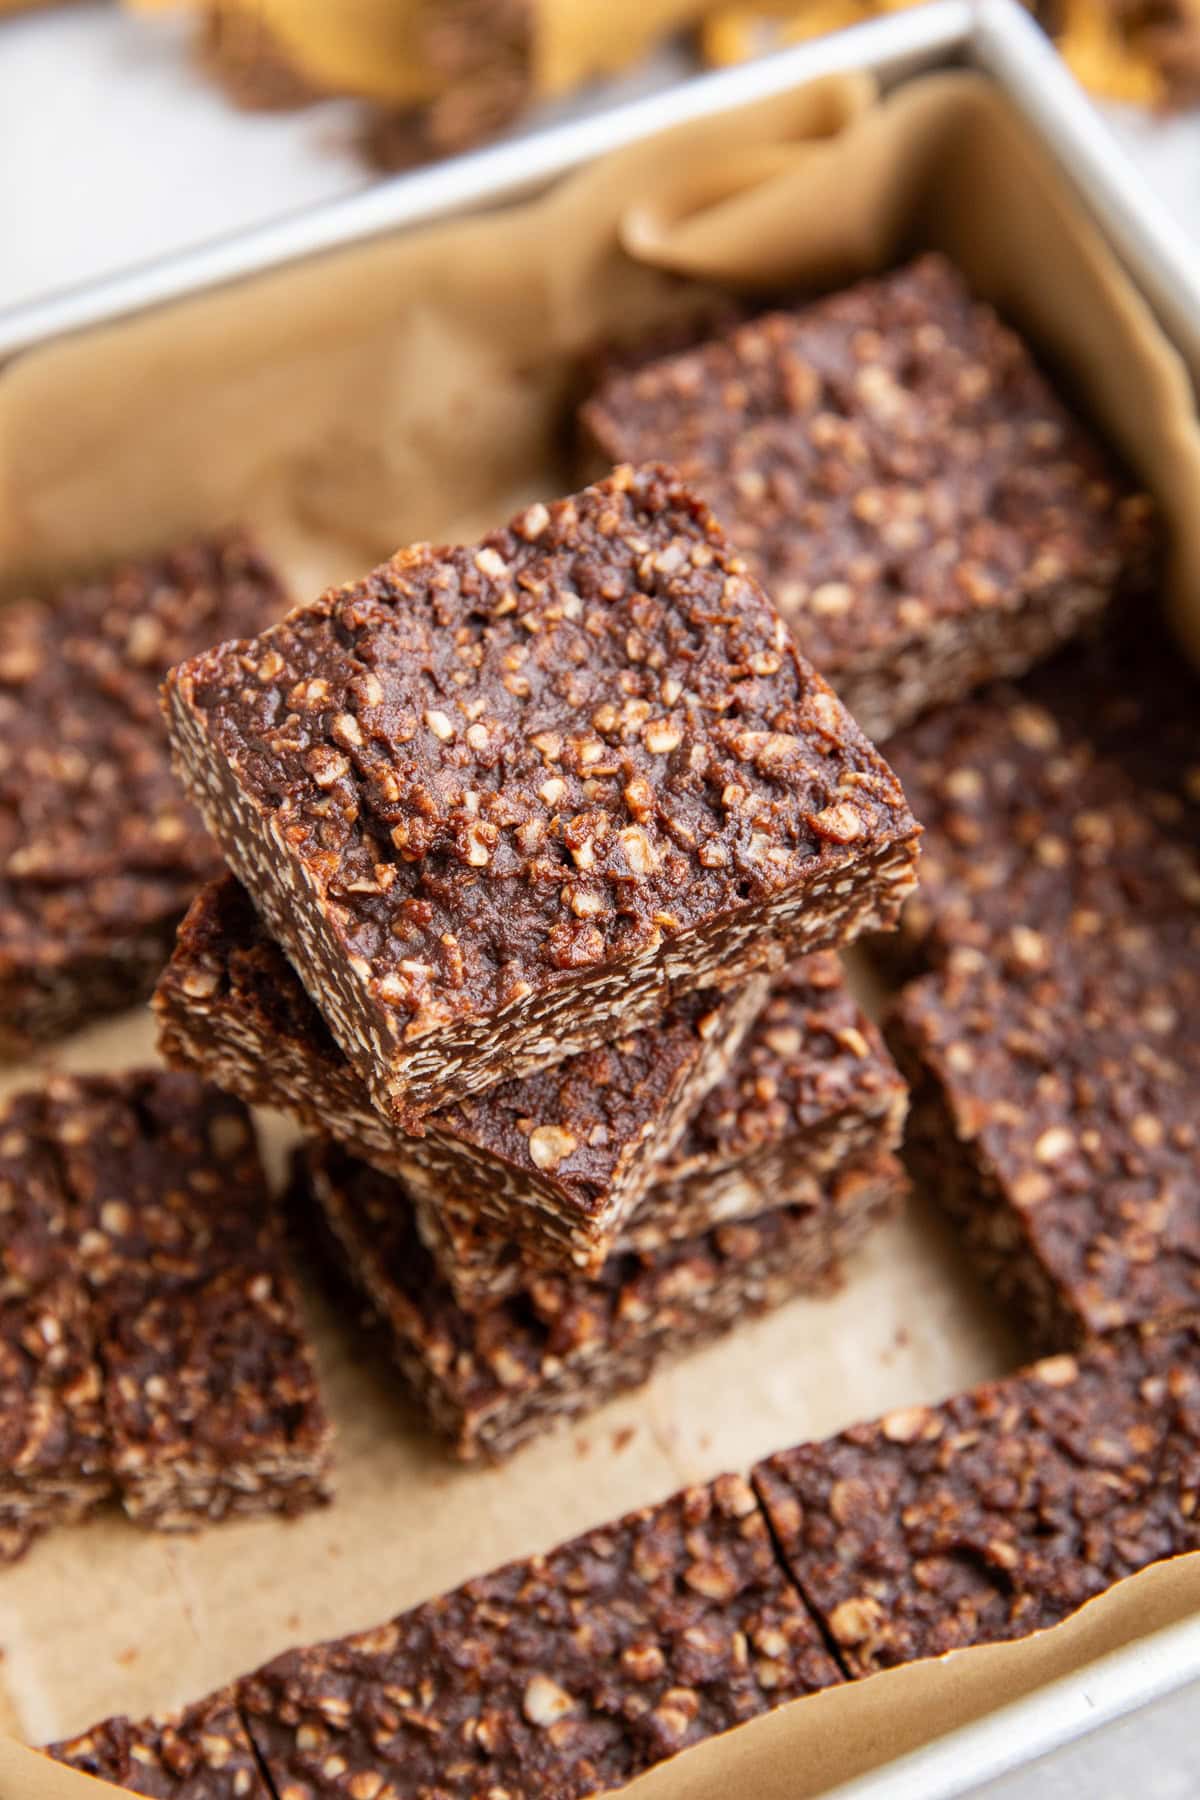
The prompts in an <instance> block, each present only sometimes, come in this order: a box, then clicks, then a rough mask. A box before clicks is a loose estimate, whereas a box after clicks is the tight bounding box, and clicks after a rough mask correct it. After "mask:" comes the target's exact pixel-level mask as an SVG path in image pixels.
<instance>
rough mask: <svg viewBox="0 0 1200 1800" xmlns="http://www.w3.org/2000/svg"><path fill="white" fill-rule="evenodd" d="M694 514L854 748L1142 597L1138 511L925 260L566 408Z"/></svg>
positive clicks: (991, 322) (1000, 338)
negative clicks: (1126, 600)
mask: <svg viewBox="0 0 1200 1800" xmlns="http://www.w3.org/2000/svg"><path fill="white" fill-rule="evenodd" d="M582 422H583V428H584V432H585V435H586V436H587V438H588V439H590V442H591V445H592V446H593V448H594V449H596V450H598V451H599V452H600V453H601V455H602V457H603V460H604V461H605V462H624V461H627V460H631V461H640V460H643V459H646V458H651V457H661V458H662V459H663V460H664V461H668V462H670V463H672V464H673V465H674V467H675V468H677V469H678V470H679V472H680V474H681V475H682V477H683V478H684V479H685V480H687V481H689V482H692V483H694V484H695V486H696V488H697V490H698V491H699V492H700V493H701V494H703V496H704V497H705V499H706V500H708V501H709V503H710V504H711V505H712V506H713V507H714V508H715V509H716V512H717V514H718V516H719V517H720V518H721V519H722V520H723V521H724V523H725V524H726V526H727V528H728V530H729V534H730V536H731V537H732V539H733V540H734V542H735V543H736V544H737V545H738V547H739V548H740V549H741V550H743V551H744V552H745V553H746V555H747V557H748V559H749V560H750V561H751V563H752V565H753V567H754V568H755V570H756V572H757V573H758V574H759V576H760V577H761V579H762V580H763V582H764V583H765V585H766V588H767V591H768V592H769V593H770V595H771V597H772V599H773V600H774V601H775V602H776V604H777V605H778V606H779V608H780V610H781V611H782V613H783V615H784V617H785V619H786V620H787V622H788V624H789V625H790V626H791V628H792V629H793V631H794V632H795V633H796V636H797V639H798V641H799V644H800V647H801V649H802V650H803V652H804V654H805V655H806V656H808V657H811V658H812V660H813V662H814V663H815V664H816V666H817V667H818V668H819V669H820V670H821V671H822V673H823V674H825V675H827V676H828V677H829V680H830V681H831V682H832V683H833V685H834V686H835V687H836V689H837V691H838V693H839V694H840V695H841V697H842V699H843V700H844V701H845V703H846V705H847V706H848V707H849V708H850V710H851V712H853V714H854V716H855V717H856V718H857V719H858V721H859V723H860V724H861V725H862V727H863V729H864V730H865V731H867V732H868V733H869V734H870V735H871V736H872V737H875V738H878V739H883V738H885V737H887V736H888V734H889V733H890V732H892V731H894V730H896V729H897V728H898V727H899V726H900V725H903V724H905V723H906V722H907V721H908V720H910V719H912V718H913V717H915V716H916V714H917V713H919V712H922V711H923V710H924V709H925V708H927V707H930V706H934V705H938V704H940V703H943V702H946V701H949V700H955V699H958V698H960V697H961V696H962V695H964V694H966V693H968V692H969V691H970V689H971V688H973V687H976V686H978V685H979V683H980V682H982V681H985V680H989V679H992V678H994V677H996V676H1000V675H1007V674H1016V673H1018V672H1020V671H1021V670H1023V669H1027V668H1029V667H1030V666H1031V665H1032V664H1033V663H1035V662H1036V661H1038V660H1039V659H1040V658H1041V657H1043V656H1046V655H1048V654H1049V653H1050V652H1051V651H1052V650H1053V649H1054V648H1055V647H1056V646H1057V645H1059V644H1061V643H1062V642H1063V641H1064V640H1065V639H1067V638H1068V637H1070V636H1071V635H1072V634H1073V633H1074V632H1075V631H1076V630H1077V629H1078V627H1079V626H1080V625H1081V624H1082V623H1083V622H1084V620H1086V619H1087V618H1089V617H1090V616H1091V615H1093V614H1095V613H1097V612H1099V611H1100V609H1101V608H1102V607H1103V606H1104V605H1105V604H1106V602H1107V601H1108V600H1109V599H1110V597H1111V596H1112V594H1113V593H1114V591H1115V590H1116V589H1117V588H1118V587H1119V586H1121V585H1122V584H1124V583H1126V582H1130V581H1132V582H1135V583H1136V582H1138V581H1139V580H1144V579H1145V578H1146V575H1147V572H1148V565H1149V563H1150V561H1151V552H1152V545H1153V530H1152V527H1151V522H1150V508H1149V505H1148V502H1147V501H1146V499H1145V497H1144V496H1142V495H1140V494H1135V493H1133V492H1131V491H1130V489H1129V486H1128V484H1127V482H1126V481H1125V480H1124V478H1123V477H1122V476H1121V475H1120V474H1119V473H1118V472H1117V471H1116V469H1115V468H1114V466H1113V464H1112V462H1111V460H1110V459H1109V458H1108V457H1107V456H1106V455H1105V453H1104V452H1103V451H1102V450H1101V449H1100V448H1099V446H1098V445H1097V444H1096V443H1095V442H1094V441H1093V439H1092V438H1091V436H1090V435H1089V433H1088V432H1086V431H1085V430H1084V428H1083V427H1082V426H1081V425H1080V423H1079V422H1078V421H1077V420H1076V419H1075V418H1074V417H1073V415H1072V414H1071V412H1070V411H1069V410H1068V408H1067V407H1066V406H1065V405H1064V404H1063V402H1062V401H1061V400H1060V399H1059V398H1058V396H1057V395H1056V394H1055V392H1054V390H1053V388H1052V387H1051V386H1050V384H1049V383H1048V382H1047V381H1046V379H1045V377H1044V376H1043V375H1042V374H1041V372H1040V370H1039V369H1038V368H1037V366H1036V364H1035V363H1034V361H1033V359H1032V357H1031V356H1030V354H1029V351H1028V349H1027V348H1026V346H1025V344H1024V343H1023V342H1022V341H1021V339H1020V338H1019V337H1017V336H1016V335H1015V333H1013V332H1012V331H1010V330H1009V329H1008V328H1007V327H1006V326H1005V325H1003V324H1002V323H1001V321H1000V320H999V319H998V318H997V316H996V314H995V313H994V312H993V311H992V309H991V308H990V307H988V306H985V305H982V304H981V303H979V302H978V301H976V300H975V299H974V298H973V297H972V295H971V293H970V292H969V290H968V289H967V287H966V285H965V283H964V282H963V280H962V278H961V276H960V275H959V274H958V273H957V271H956V270H955V269H954V268H953V267H952V266H951V265H950V264H949V263H948V262H946V261H945V259H944V258H942V257H938V256H924V257H922V258H921V259H920V260H919V261H917V262H914V263H912V264H910V265H909V266H907V267H905V268H902V269H898V270H895V271H893V272H892V273H890V274H887V275H884V276H881V277H878V278H876V279H873V280H869V281H863V282H860V283H859V284H858V285H857V286H855V287H852V288H849V289H847V290H845V291H844V292H842V293H837V294H833V295H831V296H829V297H828V298H826V299H823V300H819V301H817V302H816V303H815V304H811V305H808V306H805V307H802V308H800V309H799V310H797V311H794V312H775V313H771V314H769V315H767V316H765V317H762V318H758V319H754V320H751V321H750V322H749V323H745V324H740V325H738V326H736V327H735V328H734V329H733V330H731V331H729V332H727V333H725V334H724V335H723V336H720V337H717V338H714V339H713V340H712V341H711V342H709V343H707V344H704V345H701V346H700V347H699V348H696V349H692V350H688V351H686V352H685V353H683V354H681V355H676V356H672V357H667V358H664V359H662V360H660V361H659V362H656V363H653V364H651V365H650V366H649V367H646V368H642V369H635V370H632V371H630V370H619V371H617V372H615V373H614V374H612V375H611V376H610V377H609V378H608V380H607V381H606V382H604V383H603V384H602V385H601V387H600V388H599V390H598V392H597V393H596V394H595V396H594V397H593V398H592V400H591V401H590V402H589V403H588V404H587V405H586V406H585V407H584V409H583V414H582Z"/></svg>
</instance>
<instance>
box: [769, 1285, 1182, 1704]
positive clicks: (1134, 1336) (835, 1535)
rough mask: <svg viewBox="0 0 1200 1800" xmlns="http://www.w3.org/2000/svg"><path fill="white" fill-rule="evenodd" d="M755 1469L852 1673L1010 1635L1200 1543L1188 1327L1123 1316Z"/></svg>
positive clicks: (791, 1557) (800, 1579)
mask: <svg viewBox="0 0 1200 1800" xmlns="http://www.w3.org/2000/svg"><path fill="white" fill-rule="evenodd" d="M753 1479H754V1483H755V1486H756V1488H757V1490H758V1492H759V1495H760V1496H761V1498H762V1501H763V1504H764V1506H765V1508H766V1511H767V1516H768V1518H769V1519H770V1521H771V1528H772V1530H773V1532H774V1534H775V1538H776V1541H777V1542H778V1544H779V1546H780V1549H781V1550H782V1552H783V1554H784V1556H785V1558H786V1559H787V1562H788V1566H789V1567H790V1569H791V1571H792V1573H793V1575H794V1577H795V1579H796V1582H797V1584H798V1586H799V1588H800V1591H801V1592H802V1593H803V1595H804V1597H805V1599H806V1601H807V1602H808V1604H809V1606H811V1607H812V1608H813V1610H814V1611H815V1612H816V1614H817V1615H818V1617H819V1618H820V1619H821V1621H822V1623H823V1625H824V1627H825V1630H826V1633H827V1634H828V1637H829V1640H830V1642H831V1644H832V1645H833V1646H834V1647H835V1648H836V1650H837V1653H838V1655H839V1656H840V1657H841V1659H842V1661H843V1664H844V1666H845V1668H846V1670H847V1672H848V1673H849V1674H850V1675H851V1676H859V1675H869V1674H872V1673H873V1672H874V1671H875V1670H877V1669H884V1668H890V1667H892V1666H893V1665H895V1664H897V1663H905V1662H911V1661H914V1660H916V1659H917V1658H918V1657H924V1656H940V1655H942V1654H943V1653H944V1652H945V1651H947V1650H954V1649H957V1648H960V1647H962V1646H965V1645H969V1644H983V1643H994V1642H998V1641H1001V1640H1004V1639H1010V1638H1019V1637H1024V1636H1026V1635H1028V1633H1030V1632H1033V1631H1038V1630H1041V1629H1042V1628H1043V1627H1044V1626H1047V1625H1054V1624H1056V1623H1057V1622H1058V1621H1059V1620H1060V1619H1063V1618H1065V1617H1066V1616H1067V1615H1068V1614H1069V1613H1072V1612H1074V1611H1075V1610H1076V1608H1077V1607H1080V1606H1082V1605H1083V1604H1084V1602H1085V1601H1087V1600H1090V1599H1092V1598H1093V1597H1094V1596H1095V1595H1097V1594H1101V1593H1103V1592H1104V1590H1105V1589H1106V1588H1108V1587H1110V1586H1111V1585H1112V1584H1113V1583H1114V1582H1116V1581H1119V1580H1121V1579H1122V1578H1123V1577H1124V1576H1126V1575H1132V1574H1134V1573H1136V1572H1137V1571H1138V1570H1139V1569H1142V1568H1144V1567H1146V1566H1147V1565H1148V1564H1150V1563H1154V1562H1159V1561H1161V1560H1162V1559H1163V1558H1165V1557H1170V1556H1176V1555H1179V1554H1181V1553H1183V1552H1184V1551H1189V1550H1196V1549H1198V1548H1200V1504H1198V1502H1200V1327H1198V1326H1197V1323H1196V1320H1195V1319H1194V1318H1193V1319H1192V1320H1190V1321H1187V1322H1183V1323H1181V1324H1179V1325H1178V1326H1177V1327H1169V1326H1165V1325H1145V1326H1141V1327H1138V1328H1135V1329H1132V1330H1129V1331H1125V1332H1119V1333H1117V1334H1116V1335H1115V1336H1113V1337H1112V1338H1108V1339H1104V1340H1102V1341H1099V1342H1097V1341H1093V1342H1092V1343H1091V1344H1089V1345H1088V1346H1087V1347H1086V1348H1085V1349H1084V1350H1082V1351H1081V1352H1080V1354H1079V1355H1078V1356H1071V1355H1065V1354H1062V1355H1058V1356H1054V1357H1050V1358H1047V1359H1046V1360H1045V1361H1044V1362H1041V1363H1035V1364H1034V1365H1033V1366H1032V1367H1031V1368H1028V1369H1026V1370H1024V1371H1022V1372H1021V1373H1019V1374H1017V1375H1013V1376H1011V1377H1009V1378H1007V1379H1006V1380H1003V1381H996V1382H990V1383H987V1384H985V1385H983V1386H981V1387H978V1388H975V1389H973V1390H971V1391H970V1392H969V1393H965V1394H958V1395H955V1396H954V1398H953V1399H950V1400H947V1401H945V1402H944V1403H943V1404H942V1405H941V1406H912V1407H905V1408H903V1409H901V1410H900V1411H897V1412H893V1413H889V1414H887V1415H886V1416H885V1417H884V1418H882V1419H879V1420H877V1421H876V1422H875V1423H873V1424H869V1425H856V1426H853V1427H852V1428H851V1429H850V1430H849V1431H845V1432H842V1433H841V1435H840V1436H838V1437H834V1438H830V1439H828V1440H827V1441H826V1442H824V1443H814V1444H803V1445H801V1446H800V1447H799V1448H798V1449H795V1450H784V1451H782V1452H781V1453H780V1454H779V1455H777V1456H772V1457H769V1458H768V1459H767V1460H766V1461H765V1462H762V1463H760V1464H759V1465H758V1467H757V1468H756V1469H755V1471H754V1475H753Z"/></svg>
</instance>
